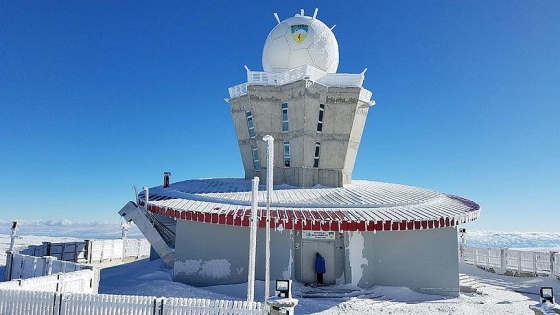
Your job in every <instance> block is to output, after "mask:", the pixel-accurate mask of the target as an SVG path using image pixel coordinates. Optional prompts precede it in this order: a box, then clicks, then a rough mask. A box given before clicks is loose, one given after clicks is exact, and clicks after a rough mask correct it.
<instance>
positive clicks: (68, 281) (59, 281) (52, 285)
mask: <svg viewBox="0 0 560 315" xmlns="http://www.w3.org/2000/svg"><path fill="white" fill-rule="evenodd" d="M97 281H98V277H97V271H95V270H92V269H85V270H80V271H75V272H71V273H67V274H55V275H49V276H43V277H36V278H30V279H18V280H12V281H6V282H0V289H2V290H3V289H11V290H16V289H17V290H33V291H41V292H58V293H97Z"/></svg>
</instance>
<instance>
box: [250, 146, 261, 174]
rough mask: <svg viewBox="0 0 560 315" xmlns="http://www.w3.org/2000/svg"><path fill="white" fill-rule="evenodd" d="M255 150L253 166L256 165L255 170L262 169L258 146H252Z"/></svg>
mask: <svg viewBox="0 0 560 315" xmlns="http://www.w3.org/2000/svg"><path fill="white" fill-rule="evenodd" d="M251 149H252V150H253V166H254V167H255V171H257V172H258V171H260V170H261V160H260V159H259V150H257V147H256V146H251Z"/></svg>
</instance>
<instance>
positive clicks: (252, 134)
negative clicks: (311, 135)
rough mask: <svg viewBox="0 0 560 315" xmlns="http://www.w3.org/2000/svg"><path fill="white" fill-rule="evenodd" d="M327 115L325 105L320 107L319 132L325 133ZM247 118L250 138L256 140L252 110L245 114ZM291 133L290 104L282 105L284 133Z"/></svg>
mask: <svg viewBox="0 0 560 315" xmlns="http://www.w3.org/2000/svg"><path fill="white" fill-rule="evenodd" d="M324 113H325V105H323V104H320V105H319V119H318V121H317V132H322V131H323V115H324ZM245 115H246V116H247V128H248V129H249V138H251V139H253V138H255V136H256V134H255V123H254V122H253V114H252V113H251V111H250V110H248V111H246V112H245ZM288 131H290V128H289V124H288V103H282V132H288Z"/></svg>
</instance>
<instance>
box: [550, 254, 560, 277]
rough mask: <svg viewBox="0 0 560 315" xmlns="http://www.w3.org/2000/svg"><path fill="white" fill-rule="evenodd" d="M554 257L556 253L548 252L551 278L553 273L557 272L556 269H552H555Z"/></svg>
mask: <svg viewBox="0 0 560 315" xmlns="http://www.w3.org/2000/svg"><path fill="white" fill-rule="evenodd" d="M554 255H556V252H550V275H551V276H554V273H555V272H557V271H559V270H556V268H554V267H556V266H554Z"/></svg>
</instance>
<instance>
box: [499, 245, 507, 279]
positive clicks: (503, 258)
mask: <svg viewBox="0 0 560 315" xmlns="http://www.w3.org/2000/svg"><path fill="white" fill-rule="evenodd" d="M506 270H507V248H500V274H502V275H503V274H504V273H506Z"/></svg>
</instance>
